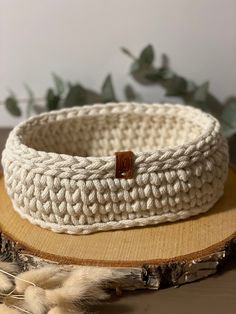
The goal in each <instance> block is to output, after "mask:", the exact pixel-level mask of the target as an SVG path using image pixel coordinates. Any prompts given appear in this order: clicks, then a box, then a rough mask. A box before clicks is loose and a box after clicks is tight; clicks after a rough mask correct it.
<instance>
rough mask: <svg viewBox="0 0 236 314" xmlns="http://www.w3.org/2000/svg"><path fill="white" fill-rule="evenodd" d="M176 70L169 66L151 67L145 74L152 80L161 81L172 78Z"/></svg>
mask: <svg viewBox="0 0 236 314" xmlns="http://www.w3.org/2000/svg"><path fill="white" fill-rule="evenodd" d="M174 75H175V74H174V72H172V70H170V69H168V68H163V67H161V68H158V69H151V70H150V71H148V72H147V73H146V74H145V77H146V79H148V80H150V81H151V82H156V83H161V82H162V80H170V79H172V78H173V77H174Z"/></svg>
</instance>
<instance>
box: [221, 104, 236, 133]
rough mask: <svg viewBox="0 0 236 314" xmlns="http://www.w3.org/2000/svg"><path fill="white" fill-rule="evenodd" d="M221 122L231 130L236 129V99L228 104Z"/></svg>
mask: <svg viewBox="0 0 236 314" xmlns="http://www.w3.org/2000/svg"><path fill="white" fill-rule="evenodd" d="M221 120H222V121H223V122H224V123H225V124H226V125H228V126H229V128H236V99H235V100H233V99H232V101H231V102H230V103H228V104H227V105H226V106H225V107H224V109H223V112H222V115H221Z"/></svg>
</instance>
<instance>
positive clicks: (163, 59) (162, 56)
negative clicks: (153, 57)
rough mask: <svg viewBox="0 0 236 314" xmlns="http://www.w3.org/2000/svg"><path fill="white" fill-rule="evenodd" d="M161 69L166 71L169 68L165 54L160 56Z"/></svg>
mask: <svg viewBox="0 0 236 314" xmlns="http://www.w3.org/2000/svg"><path fill="white" fill-rule="evenodd" d="M161 67H162V68H164V69H168V68H169V67H170V61H169V57H168V56H167V55H166V54H165V53H163V54H162V55H161Z"/></svg>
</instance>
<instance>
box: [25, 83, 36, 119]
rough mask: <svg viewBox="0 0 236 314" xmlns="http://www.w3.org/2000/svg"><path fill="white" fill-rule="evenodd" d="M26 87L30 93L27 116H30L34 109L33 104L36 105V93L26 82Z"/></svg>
mask: <svg viewBox="0 0 236 314" xmlns="http://www.w3.org/2000/svg"><path fill="white" fill-rule="evenodd" d="M24 87H25V90H26V92H27V94H28V100H27V107H26V116H27V117H30V116H31V113H32V110H33V106H34V93H33V91H32V89H31V88H30V87H29V85H27V84H24Z"/></svg>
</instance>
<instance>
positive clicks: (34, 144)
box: [2, 103, 228, 234]
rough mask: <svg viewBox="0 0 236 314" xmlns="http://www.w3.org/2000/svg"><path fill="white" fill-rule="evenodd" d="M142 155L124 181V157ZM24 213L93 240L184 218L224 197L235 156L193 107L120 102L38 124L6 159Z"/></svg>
mask: <svg viewBox="0 0 236 314" xmlns="http://www.w3.org/2000/svg"><path fill="white" fill-rule="evenodd" d="M126 150H132V151H133V152H134V154H135V160H134V170H135V175H134V178H132V179H117V178H115V161H116V160H115V152H117V151H126ZM2 163H3V168H4V175H5V183H6V187H7V191H8V194H9V195H10V197H11V199H12V201H13V204H14V208H15V210H16V211H17V212H18V213H19V214H20V215H21V217H23V218H27V219H28V220H29V221H30V222H31V223H33V224H37V225H40V226H41V227H43V228H49V229H51V230H53V231H55V232H65V233H75V234H79V233H91V232H96V231H100V230H110V229H120V228H128V227H134V226H144V225H150V224H158V223H162V222H166V221H175V220H178V219H184V218H187V217H189V216H192V215H196V214H199V213H201V212H205V211H207V210H209V209H210V208H211V207H212V206H213V205H214V203H215V202H216V201H217V200H218V199H219V198H220V197H221V196H222V194H223V188H224V182H225V180H226V177H227V172H228V148H227V143H226V140H225V139H224V137H223V136H222V133H221V128H220V124H219V122H218V121H217V120H216V119H215V118H213V117H212V116H211V115H209V114H206V113H203V112H202V111H200V110H198V109H195V108H192V107H189V106H184V105H170V104H165V105H163V104H149V105H148V104H136V103H120V104H116V103H110V104H106V105H100V104H99V105H92V106H83V107H74V108H71V109H64V110H60V111H55V112H51V113H45V114H42V115H39V116H37V117H33V118H31V119H29V120H28V121H26V122H23V123H21V124H20V125H18V126H17V127H15V128H14V129H13V131H12V132H11V133H10V135H9V138H8V140H7V143H6V148H5V150H4V152H3V158H2Z"/></svg>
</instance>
